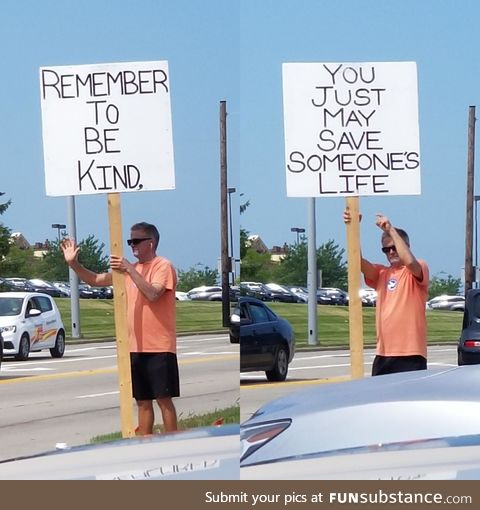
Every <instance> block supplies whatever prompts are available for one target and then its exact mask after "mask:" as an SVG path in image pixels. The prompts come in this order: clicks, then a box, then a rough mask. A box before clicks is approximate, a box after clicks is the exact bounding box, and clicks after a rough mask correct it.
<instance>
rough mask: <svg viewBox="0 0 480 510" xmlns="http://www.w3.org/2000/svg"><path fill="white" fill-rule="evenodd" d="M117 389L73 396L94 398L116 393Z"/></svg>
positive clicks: (117, 392)
mask: <svg viewBox="0 0 480 510" xmlns="http://www.w3.org/2000/svg"><path fill="white" fill-rule="evenodd" d="M119 393H120V392H119V391H107V392H105V393H92V394H91V395H78V396H77V397H75V398H96V397H107V396H110V395H118V394H119Z"/></svg>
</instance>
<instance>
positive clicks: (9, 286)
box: [0, 277, 16, 292]
mask: <svg viewBox="0 0 480 510" xmlns="http://www.w3.org/2000/svg"><path fill="white" fill-rule="evenodd" d="M12 290H16V288H15V285H14V284H13V283H12V282H10V281H8V279H6V278H1V277H0V292H10V291H12Z"/></svg>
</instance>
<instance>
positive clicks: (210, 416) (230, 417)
mask: <svg viewBox="0 0 480 510" xmlns="http://www.w3.org/2000/svg"><path fill="white" fill-rule="evenodd" d="M217 420H223V421H222V423H223V424H225V425H226V424H228V423H240V406H239V405H236V406H232V407H226V408H224V409H218V410H217V409H215V411H212V412H209V413H205V414H198V415H189V416H186V417H182V415H181V414H180V416H179V417H178V428H179V429H180V430H188V429H194V428H198V427H208V426H210V425H213V424H214V423H215V422H216V421H217ZM153 431H154V432H156V433H157V432H158V433H161V432H163V426H162V425H156V426H155V427H154V429H153ZM121 438H122V433H121V432H112V433H110V434H104V435H101V436H95V437H93V438H92V439H90V443H105V442H107V441H114V440H116V439H121Z"/></svg>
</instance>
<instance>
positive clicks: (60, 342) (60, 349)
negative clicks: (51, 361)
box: [50, 331, 65, 358]
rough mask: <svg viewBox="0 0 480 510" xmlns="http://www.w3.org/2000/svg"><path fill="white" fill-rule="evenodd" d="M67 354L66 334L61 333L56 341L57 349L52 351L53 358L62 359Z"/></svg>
mask: <svg viewBox="0 0 480 510" xmlns="http://www.w3.org/2000/svg"><path fill="white" fill-rule="evenodd" d="M64 352H65V333H64V332H63V331H59V332H58V333H57V338H56V340H55V347H53V348H52V349H50V354H51V355H52V358H61V357H62V356H63V354H64Z"/></svg>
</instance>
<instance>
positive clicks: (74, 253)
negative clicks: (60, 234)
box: [60, 238, 112, 287]
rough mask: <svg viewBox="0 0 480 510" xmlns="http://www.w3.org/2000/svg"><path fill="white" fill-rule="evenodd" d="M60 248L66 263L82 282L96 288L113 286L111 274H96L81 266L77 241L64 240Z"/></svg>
mask: <svg viewBox="0 0 480 510" xmlns="http://www.w3.org/2000/svg"><path fill="white" fill-rule="evenodd" d="M60 248H61V249H62V251H63V256H64V258H65V262H66V263H67V264H68V265H69V266H70V267H71V268H72V269H73V270H74V271H75V272H76V273H77V275H78V277H79V278H80V280H83V281H84V282H85V283H88V284H89V285H92V286H94V287H107V286H108V285H112V274H111V273H95V272H93V271H90V270H89V269H87V268H86V267H84V266H82V264H80V262H79V261H78V252H79V251H80V248H79V247H78V246H77V245H76V244H75V241H73V240H72V239H68V238H67V239H64V240H63V241H62V242H61V244H60Z"/></svg>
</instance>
